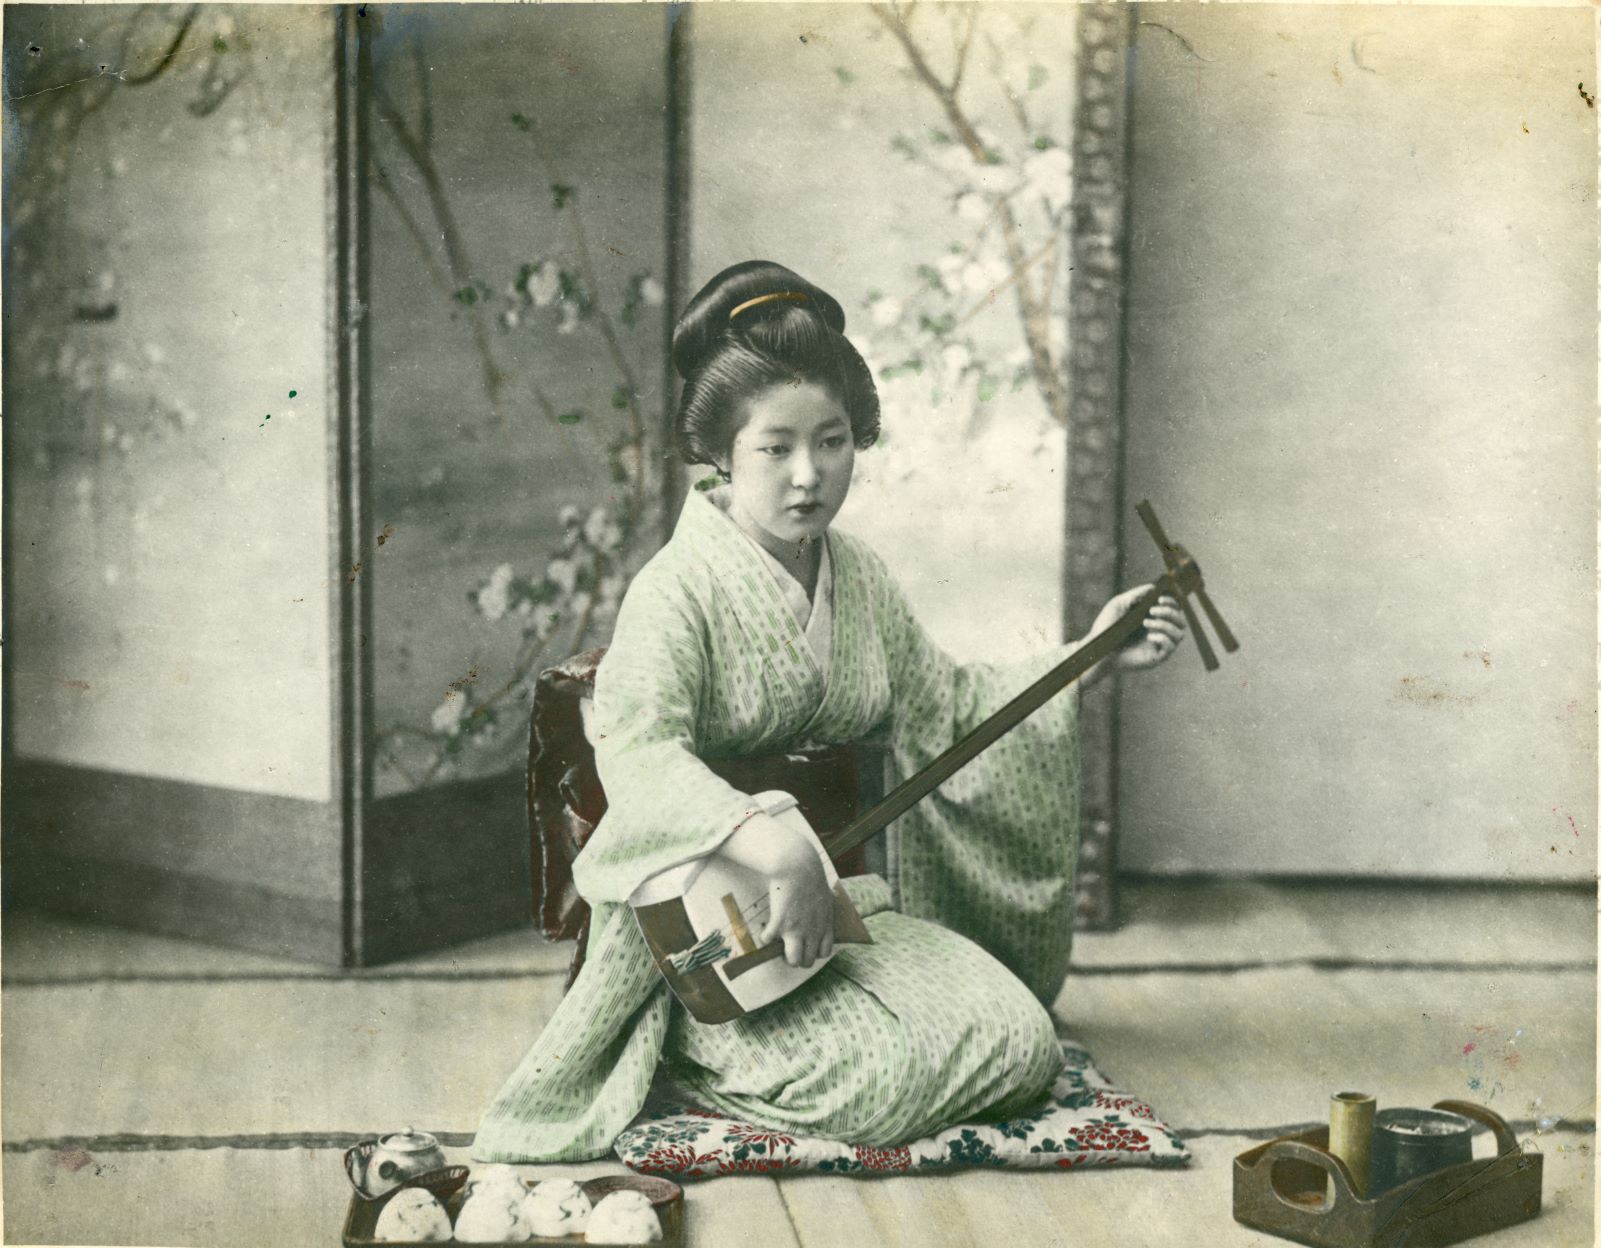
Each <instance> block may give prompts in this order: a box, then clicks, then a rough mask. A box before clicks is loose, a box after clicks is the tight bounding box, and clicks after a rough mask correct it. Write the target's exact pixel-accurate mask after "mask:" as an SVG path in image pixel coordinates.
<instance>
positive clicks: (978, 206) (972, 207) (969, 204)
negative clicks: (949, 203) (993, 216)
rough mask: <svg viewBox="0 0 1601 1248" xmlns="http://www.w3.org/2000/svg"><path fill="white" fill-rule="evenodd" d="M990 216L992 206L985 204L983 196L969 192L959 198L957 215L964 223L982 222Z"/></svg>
mask: <svg viewBox="0 0 1601 1248" xmlns="http://www.w3.org/2000/svg"><path fill="white" fill-rule="evenodd" d="M989 214H990V206H989V205H988V204H987V203H985V202H984V197H983V196H982V195H976V194H974V193H973V192H972V191H967V192H964V193H963V194H962V195H960V196H958V197H957V200H956V215H957V216H959V217H960V218H961V219H962V220H963V221H973V222H978V221H982V220H983V219H984V218H985V217H987V216H989Z"/></svg>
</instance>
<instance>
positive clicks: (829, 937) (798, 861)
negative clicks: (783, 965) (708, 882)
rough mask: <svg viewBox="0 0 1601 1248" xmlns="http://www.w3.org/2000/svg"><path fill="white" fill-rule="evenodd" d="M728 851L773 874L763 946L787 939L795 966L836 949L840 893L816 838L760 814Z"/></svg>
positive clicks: (787, 958) (759, 941)
mask: <svg viewBox="0 0 1601 1248" xmlns="http://www.w3.org/2000/svg"><path fill="white" fill-rule="evenodd" d="M723 852H724V853H725V854H727V855H728V857H730V858H732V859H733V860H734V861H735V862H738V863H740V864H741V865H743V866H746V867H749V868H750V869H751V870H753V871H757V872H759V873H761V874H762V875H765V876H766V877H767V914H768V918H767V923H766V925H765V926H764V927H763V928H762V929H761V931H760V932H759V933H756V943H757V944H758V945H770V944H772V943H774V942H775V941H782V942H783V945H784V960H785V961H786V962H788V963H789V964H790V965H791V966H810V965H811V964H812V963H813V962H815V961H817V959H818V958H826V957H827V956H828V955H829V954H830V953H832V952H833V951H834V895H833V893H832V892H831V891H830V889H829V887H828V877H827V876H826V875H824V874H823V863H822V860H821V859H820V858H818V856H817V851H816V850H815V849H814V848H813V847H812V845H811V844H810V842H808V841H807V840H806V839H805V838H804V837H802V836H799V835H797V834H796V833H795V832H793V831H791V830H790V829H789V828H787V827H785V826H784V825H783V824H782V823H780V822H779V821H778V820H776V819H774V818H773V817H772V816H771V815H767V814H760V815H754V816H752V817H751V818H750V819H748V820H746V821H745V822H744V823H743V824H741V825H740V827H739V830H738V831H736V832H735V833H734V834H733V836H731V837H729V838H728V840H727V841H725V842H724V843H723Z"/></svg>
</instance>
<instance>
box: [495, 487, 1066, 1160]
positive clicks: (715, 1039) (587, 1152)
mask: <svg viewBox="0 0 1601 1248" xmlns="http://www.w3.org/2000/svg"><path fill="white" fill-rule="evenodd" d="M718 494H720V492H716V493H714V494H711V495H708V494H700V493H696V494H693V495H691V497H690V498H689V500H688V501H687V502H686V504H685V506H684V510H683V513H682V515H681V516H680V518H679V522H678V527H677V530H676V531H675V533H674V535H673V539H672V541H670V542H669V543H668V544H667V545H666V546H665V547H664V548H663V549H662V550H661V551H660V552H658V554H657V555H656V556H655V557H654V558H653V559H652V560H651V561H650V563H649V564H647V565H646V566H645V567H644V568H643V569H642V570H641V571H640V573H639V575H638V576H637V577H636V578H635V580H634V582H633V584H632V585H631V586H630V587H629V590H628V594H627V597H626V599H625V600H624V603H623V606H622V609H621V611H620V612H619V615H618V619H617V625H616V629H615V632H614V635H613V639H612V643H611V648H610V649H609V651H608V653H607V655H606V658H605V660H604V661H603V663H602V665H601V667H600V671H599V674H598V676H597V678H596V682H595V703H594V717H593V720H592V724H591V731H592V735H593V736H594V738H595V756H596V764H597V767H598V770H599V773H600V778H601V782H602V784H603V785H604V787H605V790H606V795H607V800H608V803H609V805H608V810H607V813H606V815H605V817H604V818H603V819H602V820H601V822H600V825H599V826H598V827H597V828H596V829H595V833H594V835H593V837H592V838H591V840H590V842H589V844H588V845H587V846H586V847H585V849H584V851H583V852H582V853H581V854H580V855H579V857H578V859H577V862H576V863H575V867H574V881H575V883H576V884H577V886H578V889H579V892H580V893H581V894H582V895H583V896H584V898H585V899H586V900H587V901H589V903H590V904H591V905H592V906H593V908H594V915H593V921H592V924H591V931H590V937H589V946H588V950H587V961H586V962H585V965H584V969H583V971H582V972H581V973H580V974H579V976H578V979H577V981H576V982H575V983H574V985H573V987H572V989H571V990H570V991H569V992H568V993H567V995H566V997H565V998H564V999H563V1000H562V1003H561V1005H560V1006H559V1007H558V1008H557V1010H556V1012H555V1014H554V1015H553V1016H552V1018H551V1020H550V1022H549V1023H548V1025H547V1026H546V1027H545V1029H544V1031H543V1033H542V1034H541V1035H540V1037H539V1039H538V1040H537V1041H536V1042H535V1044H534V1046H533V1048H532V1049H531V1050H530V1051H529V1053H528V1055H527V1056H526V1057H525V1058H524V1059H523V1061H522V1063H521V1064H520V1065H519V1066H518V1067H517V1069H516V1070H515V1071H514V1072H513V1073H512V1075H511V1077H510V1078H509V1079H508V1080H507V1081H506V1083H505V1085H504V1086H503V1087H502V1088H501V1090H500V1092H499V1093H498V1094H497V1096H496V1097H495V1100H494V1102H493V1104H492V1105H491V1106H490V1108H489V1110H488V1111H487V1112H486V1114H485V1115H484V1119H483V1121H482V1123H481V1124H480V1126H479V1130H478V1135H477V1139H476V1141H475V1142H474V1145H473V1150H472V1155H473V1157H474V1158H475V1159H477V1160H479V1161H511V1162H524V1161H556V1160H578V1159H582V1158H589V1157H596V1156H599V1155H601V1154H603V1153H605V1152H606V1151H607V1150H609V1148H610V1147H611V1144H612V1141H613V1140H614V1139H615V1137H616V1136H617V1134H618V1133H619V1132H620V1131H622V1129H623V1128H624V1127H626V1126H627V1125H628V1123H629V1122H630V1121H631V1120H632V1119H633V1117H634V1116H635V1114H636V1113H637V1112H638V1111H639V1108H640V1106H641V1104H642V1103H643V1101H644V1098H645V1094H646V1092H647V1091H648V1089H649V1087H650V1084H651V1081H652V1078H653V1077H654V1075H655V1073H656V1070H657V1067H658V1064H659V1063H663V1064H665V1066H666V1068H667V1070H668V1072H669V1073H670V1074H671V1075H672V1077H673V1078H674V1079H675V1080H676V1081H677V1082H678V1083H679V1084H680V1085H682V1086H683V1087H685V1088H686V1089H687V1090H688V1091H690V1092H691V1093H692V1094H693V1095H695V1096H696V1097H698V1098H700V1099H702V1100H703V1101H705V1102H706V1103H708V1104H710V1105H713V1106H715V1107H717V1108H719V1109H722V1110H723V1111H724V1112H727V1113H729V1114H732V1115H735V1116H737V1117H740V1118H742V1119H745V1120H747V1121H754V1122H758V1123H762V1124H765V1125H768V1126H771V1127H773V1128H776V1129H780V1130H785V1131H793V1132H803V1133H808V1134H812V1135H823V1136H829V1137H832V1138H835V1139H842V1140H847V1141H849V1142H851V1143H856V1144H864V1145H870V1146H887V1145H891V1144H896V1143H900V1142H903V1141H905V1140H908V1139H912V1138H916V1137H917V1136H919V1135H923V1134H927V1133H928V1132H930V1131H934V1130H937V1129H939V1128H941V1127H945V1126H949V1125H950V1124H952V1123H953V1122H957V1121H961V1120H964V1119H967V1118H972V1117H975V1116H980V1115H986V1114H1005V1113H1008V1112H1015V1111H1016V1110H1018V1109H1020V1108H1022V1107H1023V1106H1025V1105H1026V1104H1027V1103H1028V1102H1030V1101H1032V1100H1036V1099H1037V1098H1038V1097H1040V1096H1041V1095H1043V1093H1044V1091H1045V1089H1046V1088H1047V1087H1048V1086H1049V1085H1050V1082H1051V1080H1052V1078H1053V1077H1054V1075H1055V1074H1056V1071H1057V1067H1058V1065H1059V1064H1060V1050H1059V1048H1058V1046H1057V1043H1056V1039H1055V1035H1054V1029H1053V1026H1052V1023H1051V1019H1050V1016H1049V1014H1048V1013H1047V1011H1046V1009H1045V1008H1044V1006H1042V1005H1041V1004H1040V1002H1041V1001H1042V1000H1043V1001H1050V1000H1051V999H1052V998H1053V997H1054V996H1055V994H1056V992H1057V990H1058V989H1059V988H1060V987H1061V984H1062V981H1063V977H1064V976H1065V974H1066V971H1067V961H1068V953H1069V946H1070V943H1071V939H1072V910H1073V872H1074V866H1075V861H1076V855H1077V826H1078V809H1077V776H1078V745H1077V733H1076V716H1077V692H1076V690H1069V691H1067V692H1065V693H1063V694H1061V695H1059V696H1058V697H1056V698H1055V699H1053V700H1052V701H1051V702H1050V703H1048V704H1047V705H1046V706H1045V707H1044V708H1042V709H1041V710H1040V711H1038V712H1036V714H1035V715H1034V716H1032V717H1031V718H1030V719H1029V720H1028V721H1026V722H1025V723H1024V724H1023V725H1021V726H1020V727H1018V728H1017V729H1015V730H1014V731H1012V732H1011V733H1009V734H1008V735H1007V736H1006V737H1004V738H1002V739H1001V741H1000V742H998V743H997V744H996V745H994V746H992V747H991V748H990V749H989V750H988V751H986V752H985V753H984V754H982V755H981V756H980V757H979V758H978V759H977V760H975V761H974V762H973V763H971V764H969V765H968V766H967V767H966V768H964V769H963V770H962V771H961V772H959V773H957V775H956V776H954V777H952V778H951V779H950V780H948V781H947V782H946V783H945V784H944V785H943V786H942V787H941V788H940V789H939V790H938V791H937V792H936V793H935V794H933V795H931V796H930V797H928V798H926V799H924V800H923V801H922V802H921V803H919V804H918V806H917V807H916V808H914V809H913V810H912V811H911V812H909V813H908V814H906V815H905V816H903V817H902V818H901V819H900V820H899V821H898V823H897V825H896V827H895V828H894V829H892V831H893V832H894V833H895V838H894V848H893V851H892V860H893V861H894V863H895V866H896V868H897V869H896V872H895V874H896V876H897V879H896V884H897V886H898V887H897V891H898V897H892V892H891V889H890V887H889V885H887V884H886V883H885V882H884V881H883V880H882V879H880V878H879V877H877V876H863V877H859V878H856V879H854V880H851V881H849V882H848V883H847V888H848V889H849V890H850V892H851V894H852V897H853V900H855V901H856V903H857V908H858V909H859V910H860V911H861V913H862V915H863V917H864V918H865V919H866V921H867V926H868V929H869V930H870V931H871V933H872V935H873V940H874V943H873V944H871V945H846V946H841V947H839V948H838V949H837V950H836V952H835V954H834V957H833V959H832V960H831V962H830V963H829V964H828V966H826V967H825V968H824V969H823V970H822V971H821V972H820V973H818V974H817V975H815V976H813V977H812V978H811V979H810V980H809V981H807V983H805V984H804V985H802V986H801V987H800V988H799V989H797V990H796V991H794V992H792V993H790V994H789V995H788V996H786V997H784V998H783V999H782V1000H780V1001H777V1002H774V1003H773V1004H771V1005H769V1006H767V1007H765V1008H764V1009H761V1010H759V1011H757V1012H756V1013H754V1014H752V1015H750V1016H748V1017H746V1018H743V1019H740V1020H737V1021H735V1022H732V1023H724V1024H721V1025H715V1026H713V1025H706V1024H702V1023H698V1022H696V1021H695V1020H694V1019H693V1018H692V1017H691V1016H690V1015H689V1013H688V1012H687V1011H686V1010H684V1009H683V1008H682V1007H681V1006H679V1005H678V1004H677V1002H676V1001H675V1000H673V998H672V996H671V994H670V993H669V992H668V991H667V989H666V986H665V984H663V983H662V982H661V979H660V976H659V975H658V974H657V972H656V970H655V968H654V967H653V966H652V964H651V959H650V956H649V953H648V952H647V950H646V947H645V942H644V939H643V937H642V936H641V935H640V933H639V929H638V927H637V925H636V924H635V922H634V918H633V915H632V912H631V911H630V909H629V908H628V906H627V905H626V904H624V902H625V899H626V898H627V897H628V896H629V894H630V893H631V892H632V891H633V890H634V889H635V888H636V887H637V886H638V885H639V884H640V882H641V881H643V880H644V879H646V878H647V877H648V876H651V875H653V874H655V873H657V872H659V871H662V870H665V869H666V868H668V867H671V866H675V865H677V864H679V863H682V862H685V861H688V860H690V859H692V858H696V857H699V856H701V855H704V854H706V853H709V852H711V851H712V850H714V849H716V848H717V847H718V846H719V845H720V844H721V843H722V841H723V840H724V839H725V838H726V837H727V836H729V834H730V833H732V832H733V830H734V829H735V828H736V827H737V826H738V825H739V823H740V822H741V821H742V820H744V819H745V818H746V817H747V816H748V814H749V810H750V802H749V798H748V796H747V795H746V794H744V793H740V792H738V791H736V790H735V789H733V788H731V787H730V786H729V785H728V784H727V783H725V782H724V781H723V780H721V779H720V778H719V777H717V776H716V775H714V774H713V773H712V772H711V770H710V769H708V768H707V767H705V766H704V765H703V764H702V763H701V762H700V761H699V760H700V758H702V757H706V758H715V757H728V756H734V755H742V754H768V753H774V752H780V751H783V750H785V749H793V748H797V747H799V746H801V745H803V744H804V745H814V744H827V743H838V742H850V741H874V742H877V743H880V744H882V745H885V746H887V747H888V749H889V751H890V753H891V756H892V758H893V762H894V766H895V769H896V770H897V771H898V772H899V773H900V774H901V775H902V776H905V775H910V774H911V773H912V772H914V771H917V770H918V769H920V768H921V767H923V766H924V765H925V764H927V763H928V762H929V761H931V760H932V759H933V758H934V757H935V756H936V755H938V754H939V753H940V752H941V751H943V750H944V749H945V748H946V747H947V746H949V745H950V744H951V743H952V742H953V741H954V740H955V739H956V738H957V737H959V736H960V735H962V734H963V733H965V732H967V731H968V730H969V729H970V728H972V727H973V726H974V725H976V724H977V723H978V722H979V721H980V720H982V719H983V718H984V717H986V716H987V715H989V714H990V713H991V712H993V711H995V710H996V709H998V708H999V707H1000V706H1001V705H1002V704H1003V703H1005V702H1006V701H1007V700H1009V699H1010V698H1011V697H1012V696H1014V695H1015V694H1016V693H1018V692H1019V691H1020V690H1021V689H1023V688H1024V687H1025V686H1026V685H1027V684H1029V683H1030V682H1031V681H1032V680H1034V679H1035V678H1036V677H1037V676H1038V675H1040V674H1042V673H1043V672H1044V671H1046V670H1047V669H1048V668H1049V667H1051V666H1053V665H1054V664H1056V663H1058V662H1060V661H1061V659H1062V658H1063V657H1064V652H1062V651H1056V652H1053V653H1049V654H1045V655H1042V656H1040V657H1039V658H1037V659H1035V660H1033V661H1031V662H1028V663H1024V664H1008V665H1001V666H991V665H977V664H975V665H960V664H957V663H955V662H953V661H952V660H951V659H950V658H949V657H948V656H947V655H946V654H945V653H944V652H943V651H941V650H940V649H939V648H938V647H937V646H935V645H934V644H933V642H932V641H930V640H929V638H928V636H927V635H926V634H925V633H924V632H923V630H922V629H921V627H919V625H918V624H917V621H916V620H915V619H914V618H913V616H912V613H911V611H910V609H909V607H908V604H907V602H906V600H905V598H904V596H903V595H902V593H901V591H900V589H899V587H898V586H897V585H896V584H895V582H894V580H893V579H892V578H891V577H890V575H889V573H888V571H887V570H886V569H885V567H884V564H883V563H882V561H881V560H880V559H879V558H878V557H877V556H876V555H875V554H874V553H873V552H872V551H871V550H870V549H869V548H868V547H867V546H866V545H864V544H863V543H862V542H860V541H858V540H856V539H855V538H853V537H850V536H848V535H846V534H843V533H839V532H836V531H830V533H829V534H828V538H827V541H828V554H829V561H830V565H831V568H832V581H833V620H832V629H833V632H832V647H831V656H830V658H829V662H828V671H827V675H826V677H825V675H824V672H823V670H822V668H821V667H820V665H819V663H818V660H817V657H816V655H815V654H814V653H813V651H812V649H811V646H810V645H809V643H808V642H807V639H806V632H805V629H804V628H803V627H802V626H801V624H800V623H799V622H798V621H797V620H796V618H795V615H794V614H793V613H792V611H791V609H790V607H789V605H788V603H787V601H786V598H785V595H784V591H783V588H782V587H781V585H780V583H779V581H778V579H777V578H776V576H775V574H774V571H773V570H772V569H771V568H770V567H769V566H768V563H767V560H766V557H765V556H764V555H763V554H762V553H761V551H760V550H759V549H758V548H757V547H756V546H755V545H754V543H752V542H751V541H750V540H749V539H748V538H747V537H746V536H745V535H744V533H742V532H741V531H740V530H739V528H738V527H737V526H736V525H735V523H734V522H733V521H732V520H731V519H729V517H728V516H727V515H726V514H725V512H724V510H723V509H722V507H721V506H720V505H719V502H720V500H719V498H718V497H717V495H718ZM897 903H898V909H897V908H894V907H895V905H896V904H897ZM997 963H999V964H997ZM1008 971H1009V972H1010V973H1008Z"/></svg>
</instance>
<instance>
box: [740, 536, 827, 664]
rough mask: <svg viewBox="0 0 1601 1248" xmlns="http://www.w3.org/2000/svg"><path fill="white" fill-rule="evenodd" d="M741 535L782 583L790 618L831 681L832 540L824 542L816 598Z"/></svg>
mask: <svg viewBox="0 0 1601 1248" xmlns="http://www.w3.org/2000/svg"><path fill="white" fill-rule="evenodd" d="M740 533H741V534H742V535H743V536H744V538H745V540H746V541H748V542H749V543H750V544H751V545H752V546H754V547H755V548H756V550H757V551H758V552H760V554H761V556H762V558H763V560H765V561H766V563H767V568H768V571H770V572H771V573H772V574H773V576H774V577H775V578H776V579H777V581H778V588H779V591H780V592H781V593H782V594H783V595H784V602H785V604H786V605H787V606H788V607H789V611H790V614H791V615H793V616H794V617H795V623H797V624H799V625H800V627H801V631H802V632H803V633H804V634H805V637H806V641H807V644H809V645H810V646H811V648H812V654H813V655H814V656H815V657H816V659H817V666H818V668H819V669H820V670H821V671H822V673H823V679H824V680H827V679H828V671H829V664H830V661H831V660H832V658H833V652H834V564H833V560H832V559H830V558H829V554H828V539H827V538H826V537H825V538H824V539H823V554H822V558H821V559H820V560H818V564H817V588H816V589H815V590H814V591H813V593H812V596H811V597H810V598H808V597H807V596H806V587H805V586H804V585H802V584H801V583H800V581H798V580H796V579H795V575H794V574H793V573H792V572H791V571H790V570H789V569H788V568H786V567H785V566H784V565H783V564H782V563H780V562H779V561H778V560H777V559H776V558H774V557H773V555H772V553H771V552H770V551H768V550H767V549H766V548H765V547H764V546H763V545H762V544H761V543H760V542H758V541H757V540H756V539H755V538H754V537H752V536H751V535H750V534H749V533H746V532H745V531H744V530H743V529H741V530H740Z"/></svg>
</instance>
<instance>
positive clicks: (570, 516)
mask: <svg viewBox="0 0 1601 1248" xmlns="http://www.w3.org/2000/svg"><path fill="white" fill-rule="evenodd" d="M580 515H581V513H580V512H579V510H578V508H576V507H574V506H573V505H572V504H571V503H568V504H567V505H566V506H565V507H563V508H562V509H561V510H560V511H558V512H557V513H556V520H557V522H558V523H559V524H560V525H561V527H562V528H564V529H576V528H577V527H578V520H579V517H580Z"/></svg>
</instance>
